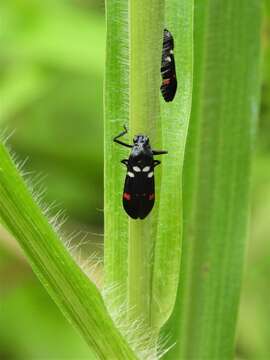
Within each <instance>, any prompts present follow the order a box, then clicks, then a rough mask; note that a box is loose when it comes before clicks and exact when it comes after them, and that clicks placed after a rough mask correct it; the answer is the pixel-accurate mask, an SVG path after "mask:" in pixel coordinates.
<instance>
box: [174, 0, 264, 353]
mask: <svg viewBox="0 0 270 360" xmlns="http://www.w3.org/2000/svg"><path fill="white" fill-rule="evenodd" d="M260 21H261V3H260V1H253V0H245V1H244V0H241V1H238V2H235V1H233V0H229V1H226V2H222V3H220V2H217V1H214V0H208V1H205V2H200V1H195V18H194V27H195V38H194V39H195V40H194V41H195V47H194V54H195V57H194V59H195V63H194V92H193V103H192V117H191V126H190V129H189V134H188V143H187V152H186V155H185V167H184V238H183V256H182V265H181V270H182V272H181V279H180V287H179V292H178V298H177V303H176V306H175V310H174V314H173V316H172V318H171V320H170V322H169V324H168V327H171V329H172V330H173V336H172V341H175V342H176V345H175V347H174V348H173V349H172V351H171V352H170V353H169V354H168V355H167V358H169V359H176V358H181V359H187V358H193V359H203V358H208V359H231V358H233V352H234V336H235V324H236V316H237V308H238V302H239V294H240V285H241V277H242V266H243V255H244V243H245V240H246V236H247V220H248V207H249V183H250V159H251V151H252V139H253V134H254V124H255V120H256V117H257V112H258V99H259V96H258V93H259V91H258V90H259V58H260V56H259V55H260Z"/></svg>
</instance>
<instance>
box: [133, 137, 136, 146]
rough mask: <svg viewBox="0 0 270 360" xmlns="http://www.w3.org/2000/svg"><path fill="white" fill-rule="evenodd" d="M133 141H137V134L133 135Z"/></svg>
mask: <svg viewBox="0 0 270 360" xmlns="http://www.w3.org/2000/svg"><path fill="white" fill-rule="evenodd" d="M133 142H134V144H135V143H136V142H137V136H134V138H133Z"/></svg>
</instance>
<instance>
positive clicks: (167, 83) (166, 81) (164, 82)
mask: <svg viewBox="0 0 270 360" xmlns="http://www.w3.org/2000/svg"><path fill="white" fill-rule="evenodd" d="M170 82H171V79H164V80H163V82H162V84H163V85H169V83H170Z"/></svg>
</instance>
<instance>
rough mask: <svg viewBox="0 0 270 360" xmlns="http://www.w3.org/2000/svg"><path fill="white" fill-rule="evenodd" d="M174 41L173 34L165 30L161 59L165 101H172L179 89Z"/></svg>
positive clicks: (162, 90) (162, 88)
mask: <svg viewBox="0 0 270 360" xmlns="http://www.w3.org/2000/svg"><path fill="white" fill-rule="evenodd" d="M173 49H174V41H173V37H172V34H171V33H170V32H169V31H168V30H167V29H164V32H163V49H162V57H161V76H162V84H161V87H160V90H161V93H162V96H163V98H164V100H165V101H167V102H168V101H172V100H173V99H174V96H175V93H176V89H177V79H176V72H175V62H174V55H173Z"/></svg>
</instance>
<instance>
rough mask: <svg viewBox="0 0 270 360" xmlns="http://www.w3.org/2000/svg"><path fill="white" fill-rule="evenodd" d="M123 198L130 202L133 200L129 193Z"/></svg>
mask: <svg viewBox="0 0 270 360" xmlns="http://www.w3.org/2000/svg"><path fill="white" fill-rule="evenodd" d="M123 198H124V199H126V200H127V201H129V200H130V199H131V195H130V194H128V193H124V194H123Z"/></svg>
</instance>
